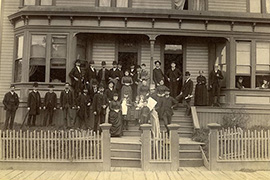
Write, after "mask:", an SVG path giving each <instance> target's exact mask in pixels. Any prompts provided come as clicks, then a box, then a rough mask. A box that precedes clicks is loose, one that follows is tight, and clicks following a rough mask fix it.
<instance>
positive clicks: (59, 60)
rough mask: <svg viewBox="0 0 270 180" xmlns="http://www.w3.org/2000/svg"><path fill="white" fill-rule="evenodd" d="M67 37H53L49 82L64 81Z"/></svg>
mask: <svg viewBox="0 0 270 180" xmlns="http://www.w3.org/2000/svg"><path fill="white" fill-rule="evenodd" d="M66 58H67V37H66V36H53V37H52V48H51V63H50V66H51V67H50V82H65V81H66Z"/></svg>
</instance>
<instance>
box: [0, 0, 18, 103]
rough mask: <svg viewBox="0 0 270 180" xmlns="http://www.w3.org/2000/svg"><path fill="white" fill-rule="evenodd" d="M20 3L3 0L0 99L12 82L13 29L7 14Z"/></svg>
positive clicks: (13, 11)
mask: <svg viewBox="0 0 270 180" xmlns="http://www.w3.org/2000/svg"><path fill="white" fill-rule="evenodd" d="M19 5H20V1H19V0H3V1H2V6H3V9H2V10H3V12H2V18H3V19H2V23H3V24H1V26H2V34H1V36H2V41H1V42H0V43H1V46H0V47H1V51H0V52H1V54H0V99H3V96H4V93H6V91H8V89H9V86H10V83H11V82H12V77H13V76H12V72H13V71H12V67H13V49H14V46H13V45H14V30H13V26H12V24H11V23H10V21H9V20H8V16H9V15H11V14H13V13H15V12H16V11H17V10H18V7H19Z"/></svg>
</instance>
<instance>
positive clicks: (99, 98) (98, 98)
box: [93, 85, 107, 132]
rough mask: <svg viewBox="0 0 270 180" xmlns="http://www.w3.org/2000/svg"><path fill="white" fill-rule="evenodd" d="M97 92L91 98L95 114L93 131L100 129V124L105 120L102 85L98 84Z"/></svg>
mask: <svg viewBox="0 0 270 180" xmlns="http://www.w3.org/2000/svg"><path fill="white" fill-rule="evenodd" d="M98 90H99V93H97V94H95V96H94V100H93V111H94V115H95V123H94V131H95V132H97V131H98V130H100V126H99V125H100V124H102V123H104V122H105V115H106V108H107V97H106V96H105V94H104V87H103V86H102V85H100V86H99V89H98Z"/></svg>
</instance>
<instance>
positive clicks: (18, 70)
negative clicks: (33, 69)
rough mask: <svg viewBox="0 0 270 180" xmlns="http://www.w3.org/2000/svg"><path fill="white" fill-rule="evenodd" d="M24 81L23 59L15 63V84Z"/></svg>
mask: <svg viewBox="0 0 270 180" xmlns="http://www.w3.org/2000/svg"><path fill="white" fill-rule="evenodd" d="M21 80H22V59H18V60H16V61H15V69H14V82H21Z"/></svg>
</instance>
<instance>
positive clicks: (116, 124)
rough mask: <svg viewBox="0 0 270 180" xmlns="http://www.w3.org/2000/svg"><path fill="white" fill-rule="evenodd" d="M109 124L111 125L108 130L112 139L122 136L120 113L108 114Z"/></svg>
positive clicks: (112, 112) (111, 112)
mask: <svg viewBox="0 0 270 180" xmlns="http://www.w3.org/2000/svg"><path fill="white" fill-rule="evenodd" d="M109 123H111V124H112V127H111V129H110V131H111V136H112V137H119V136H122V135H123V129H122V116H121V112H120V111H119V112H115V111H113V110H111V111H110V113H109Z"/></svg>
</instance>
